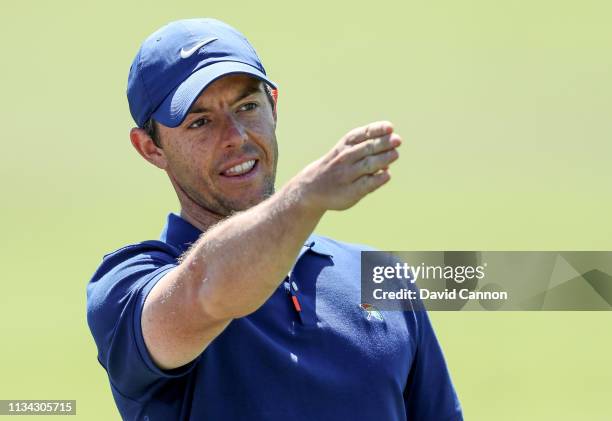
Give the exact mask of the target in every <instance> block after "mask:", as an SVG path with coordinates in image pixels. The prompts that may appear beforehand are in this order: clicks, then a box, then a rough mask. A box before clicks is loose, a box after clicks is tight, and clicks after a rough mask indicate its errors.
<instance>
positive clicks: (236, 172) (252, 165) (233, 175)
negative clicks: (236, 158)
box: [219, 159, 259, 180]
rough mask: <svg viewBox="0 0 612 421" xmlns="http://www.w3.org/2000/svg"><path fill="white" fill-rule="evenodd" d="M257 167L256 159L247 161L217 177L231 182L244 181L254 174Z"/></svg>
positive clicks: (257, 161)
mask: <svg viewBox="0 0 612 421" xmlns="http://www.w3.org/2000/svg"><path fill="white" fill-rule="evenodd" d="M258 167H259V160H258V159H249V160H248V161H244V162H241V163H240V164H237V165H234V166H233V167H231V168H228V169H226V170H225V171H222V172H221V173H219V175H221V176H223V177H227V178H230V179H233V180H244V179H247V178H249V177H250V176H252V175H253V174H255V173H256V172H257V169H258Z"/></svg>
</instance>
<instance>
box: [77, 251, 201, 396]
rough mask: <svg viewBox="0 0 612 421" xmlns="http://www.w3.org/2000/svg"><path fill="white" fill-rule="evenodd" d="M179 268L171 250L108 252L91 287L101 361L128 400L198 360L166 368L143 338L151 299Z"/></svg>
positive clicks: (91, 321)
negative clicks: (145, 308) (159, 284)
mask: <svg viewBox="0 0 612 421" xmlns="http://www.w3.org/2000/svg"><path fill="white" fill-rule="evenodd" d="M176 266H177V263H176V258H175V257H174V256H173V255H172V254H171V253H169V252H168V250H163V249H159V248H155V247H150V246H146V245H144V244H142V243H141V244H140V245H134V246H128V247H125V248H123V249H120V250H118V251H116V252H115V253H112V254H110V255H107V256H105V257H104V259H103V262H102V264H101V265H100V267H99V268H98V270H97V271H96V273H95V274H94V276H93V278H92V279H91V281H90V282H89V284H88V286H87V321H88V324H89V327H90V329H91V332H92V335H93V337H94V340H95V342H96V345H97V348H98V361H99V362H100V364H101V365H102V366H103V367H104V369H105V370H106V371H107V374H108V377H109V379H110V383H111V386H112V387H113V388H114V389H115V390H116V391H117V392H119V393H120V394H121V395H123V396H124V397H126V398H129V399H132V400H139V398H141V397H143V396H144V395H146V394H148V392H150V389H151V388H152V387H153V386H155V385H156V384H158V383H159V382H162V381H164V380H165V379H166V380H167V379H171V378H177V377H181V376H184V375H185V374H187V373H189V372H190V371H191V370H192V368H193V366H194V365H195V363H196V362H197V360H198V359H196V360H194V361H192V362H191V363H189V364H187V365H185V366H183V367H179V368H177V369H174V370H162V369H160V368H159V367H157V365H156V364H155V363H154V362H153V360H152V358H151V356H150V354H149V352H148V350H147V348H146V346H145V343H144V338H143V336H142V327H141V314H142V309H143V305H144V302H145V299H146V297H147V295H148V294H149V292H150V291H151V289H152V288H153V287H154V286H155V284H156V283H157V282H158V281H159V280H160V279H161V278H162V277H163V276H164V275H165V274H166V273H168V272H169V271H170V270H171V269H173V268H174V267H176Z"/></svg>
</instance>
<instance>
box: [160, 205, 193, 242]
mask: <svg viewBox="0 0 612 421" xmlns="http://www.w3.org/2000/svg"><path fill="white" fill-rule="evenodd" d="M201 234H202V231H200V230H199V229H198V228H196V227H194V226H193V225H191V224H190V223H189V222H187V221H186V220H185V219H183V218H181V217H180V216H179V215H177V214H175V213H173V212H171V213H169V214H168V219H167V220H166V226H164V229H163V230H162V233H161V235H160V237H159V239H160V240H161V241H163V242H164V243H168V244H170V245H171V246H174V247H177V248H179V249H181V250H187V249H188V248H189V246H191V244H193V243H195V242H196V240H197V239H198V238H199V237H200V235H201Z"/></svg>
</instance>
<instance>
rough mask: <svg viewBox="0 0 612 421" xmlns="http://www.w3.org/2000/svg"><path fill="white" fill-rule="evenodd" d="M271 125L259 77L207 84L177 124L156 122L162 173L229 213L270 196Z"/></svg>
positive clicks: (184, 191)
mask: <svg viewBox="0 0 612 421" xmlns="http://www.w3.org/2000/svg"><path fill="white" fill-rule="evenodd" d="M275 128H276V119H275V116H274V113H273V109H272V105H271V104H270V101H269V100H268V97H267V95H266V93H265V86H264V84H263V83H262V82H261V81H260V80H258V79H255V78H253V77H250V76H247V75H241V74H239V75H229V76H225V77H222V78H220V79H218V80H216V81H215V82H213V83H212V84H210V85H209V86H208V87H207V88H206V89H205V90H204V91H203V92H202V94H200V96H199V97H198V99H197V100H196V101H195V102H194V104H193V106H192V107H191V110H190V112H189V114H187V117H186V118H185V121H183V123H182V124H181V125H180V126H178V127H176V128H169V127H166V126H163V125H161V124H160V125H158V133H159V139H160V142H161V146H162V148H163V151H164V154H165V156H166V161H167V167H166V171H167V173H168V175H169V176H170V178H171V180H172V182H173V184H174V186H175V188H176V189H177V193H178V194H179V197H180V196H181V195H186V196H188V197H189V199H191V200H192V201H193V202H195V203H196V204H197V205H198V206H200V207H202V208H204V209H206V210H208V211H211V212H213V213H215V214H217V215H220V216H228V215H230V214H232V213H233V212H236V211H240V210H244V209H248V208H250V207H252V206H254V205H256V204H257V203H259V202H261V201H262V200H264V199H265V198H266V197H269V196H270V195H272V193H274V180H275V178H276V164H277V160H278V147H277V143H276V134H275Z"/></svg>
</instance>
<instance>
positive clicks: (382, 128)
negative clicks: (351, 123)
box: [344, 121, 393, 145]
mask: <svg viewBox="0 0 612 421" xmlns="http://www.w3.org/2000/svg"><path fill="white" fill-rule="evenodd" d="M391 133H393V124H391V122H389V121H376V122H374V123H370V124H366V125H365V126H362V127H357V128H356V129H353V130H351V131H350V132H348V133H347V135H346V136H345V138H344V139H345V140H344V141H345V143H346V144H347V145H356V144H358V143H361V142H363V141H364V140H368V139H374V138H376V137H382V136H384V135H387V134H391Z"/></svg>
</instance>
